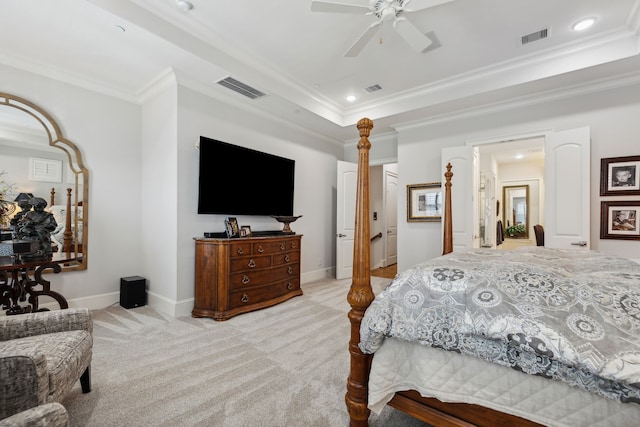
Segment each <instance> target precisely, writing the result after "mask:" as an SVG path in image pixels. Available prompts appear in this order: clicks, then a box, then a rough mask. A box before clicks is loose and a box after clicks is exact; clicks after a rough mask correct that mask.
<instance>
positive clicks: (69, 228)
mask: <svg viewBox="0 0 640 427" xmlns="http://www.w3.org/2000/svg"><path fill="white" fill-rule="evenodd" d="M0 172H4V173H3V175H2V177H1V178H2V180H3V181H4V183H5V186H6V187H7V186H8V190H7V194H5V199H6V200H10V201H14V200H16V199H17V198H18V196H19V195H21V194H22V193H24V194H30V195H33V196H35V197H41V198H43V199H45V200H46V201H47V204H48V206H47V209H48V210H49V211H50V212H51V213H52V214H53V215H54V217H55V219H56V222H57V223H58V227H57V228H56V230H55V231H54V232H53V233H52V242H53V243H54V244H55V245H56V247H57V251H58V252H60V253H61V254H62V253H64V254H65V255H66V256H65V259H68V260H69V261H68V262H65V263H63V264H61V267H62V271H68V270H84V269H86V268H87V249H88V245H87V242H88V240H87V238H88V234H89V233H88V231H89V230H88V227H87V222H88V221H87V218H88V208H89V206H88V192H89V172H88V171H87V168H86V167H85V166H84V163H83V162H82V154H81V153H80V150H78V147H77V146H76V145H75V144H74V143H72V142H71V141H69V140H68V139H66V138H65V137H64V136H63V135H62V132H61V130H60V126H58V124H57V123H56V121H55V120H54V119H53V118H52V117H51V115H50V114H49V113H47V112H46V111H45V110H43V109H42V108H40V107H39V106H37V105H36V104H34V103H32V102H30V101H27V100H26V99H23V98H20V97H18V96H15V95H11V94H7V93H2V92H0Z"/></svg>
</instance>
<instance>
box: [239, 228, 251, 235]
mask: <svg viewBox="0 0 640 427" xmlns="http://www.w3.org/2000/svg"><path fill="white" fill-rule="evenodd" d="M250 236H251V227H250V226H248V225H243V226H242V227H240V237H250Z"/></svg>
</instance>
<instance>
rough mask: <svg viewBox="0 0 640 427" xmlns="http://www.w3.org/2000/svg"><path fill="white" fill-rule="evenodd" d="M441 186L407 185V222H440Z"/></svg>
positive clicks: (437, 183)
mask: <svg viewBox="0 0 640 427" xmlns="http://www.w3.org/2000/svg"><path fill="white" fill-rule="evenodd" d="M442 207H443V200H442V184H441V183H439V182H430V183H427V184H411V185H407V222H437V221H442Z"/></svg>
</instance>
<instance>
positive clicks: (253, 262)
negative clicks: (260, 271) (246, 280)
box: [248, 258, 256, 268]
mask: <svg viewBox="0 0 640 427" xmlns="http://www.w3.org/2000/svg"><path fill="white" fill-rule="evenodd" d="M248 265H249V267H251V268H253V267H255V266H256V262H255V261H254V260H253V258H251V259H250V260H249V264H248Z"/></svg>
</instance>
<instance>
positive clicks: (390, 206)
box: [384, 170, 398, 267]
mask: <svg viewBox="0 0 640 427" xmlns="http://www.w3.org/2000/svg"><path fill="white" fill-rule="evenodd" d="M384 189H385V190H384V194H385V201H384V206H385V208H384V216H385V220H386V225H385V227H386V230H387V231H386V236H387V238H386V243H385V263H384V266H385V267H388V266H390V265H393V264H396V263H397V262H398V175H397V174H395V173H393V172H391V171H389V170H385V172H384Z"/></svg>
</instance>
